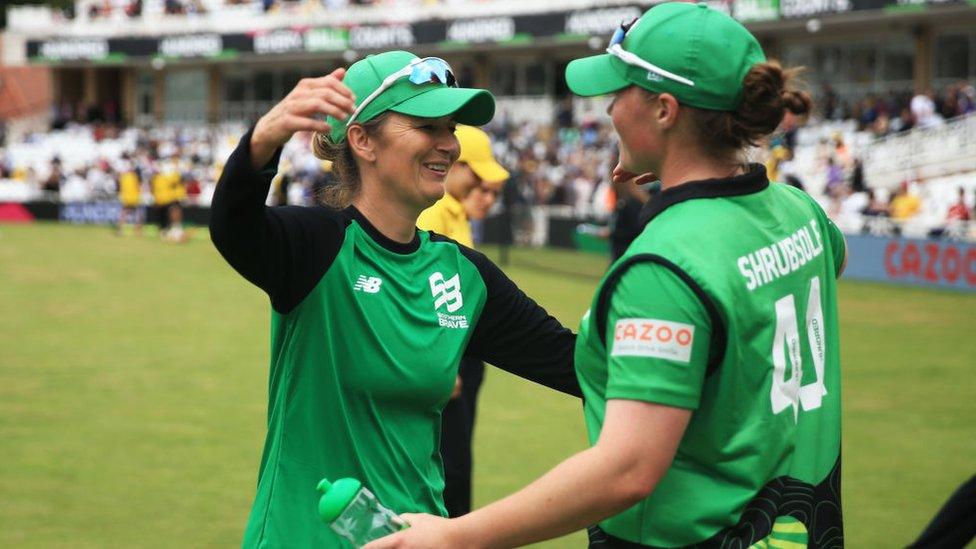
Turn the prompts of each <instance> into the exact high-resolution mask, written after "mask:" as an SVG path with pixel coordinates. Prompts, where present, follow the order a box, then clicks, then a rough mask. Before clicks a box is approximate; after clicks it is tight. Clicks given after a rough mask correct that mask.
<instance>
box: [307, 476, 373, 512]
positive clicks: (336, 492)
mask: <svg viewBox="0 0 976 549" xmlns="http://www.w3.org/2000/svg"><path fill="white" fill-rule="evenodd" d="M362 487H363V483H362V482H359V481H358V480H356V479H354V478H340V479H339V480H337V481H335V482H329V479H327V478H324V479H322V480H321V481H320V482H319V485H318V487H317V490H318V491H319V492H322V497H321V498H319V517H320V518H321V519H322V520H323V521H324V522H332V521H334V520H335V519H337V518H339V515H341V514H342V512H343V511H344V510H345V509H346V507H348V506H349V504H350V503H351V502H352V500H353V499H355V497H356V494H358V493H359V490H360V489H361V488H362Z"/></svg>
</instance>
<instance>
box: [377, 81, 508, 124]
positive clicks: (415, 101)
mask: <svg viewBox="0 0 976 549" xmlns="http://www.w3.org/2000/svg"><path fill="white" fill-rule="evenodd" d="M390 110H391V111H394V112H398V113H400V114H407V115H410V116H420V117H423V118H440V117H441V116H452V117H453V118H454V121H455V122H458V123H461V124H467V125H469V126H482V125H484V124H487V123H488V122H491V119H492V118H493V117H494V116H495V98H494V97H492V95H491V94H490V93H488V91H487V90H479V89H474V88H448V87H432V88H431V89H430V90H428V91H426V92H424V93H421V94H418V95H415V96H413V97H411V98H409V99H406V100H404V101H402V102H400V103H397V104H396V105H394V106H392V107H390Z"/></svg>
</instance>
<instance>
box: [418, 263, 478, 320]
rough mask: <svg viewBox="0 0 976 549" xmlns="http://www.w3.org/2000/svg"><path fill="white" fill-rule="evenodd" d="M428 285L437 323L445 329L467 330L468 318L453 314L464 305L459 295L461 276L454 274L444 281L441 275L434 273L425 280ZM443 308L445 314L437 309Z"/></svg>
mask: <svg viewBox="0 0 976 549" xmlns="http://www.w3.org/2000/svg"><path fill="white" fill-rule="evenodd" d="M427 281H428V282H429V283H430V294H431V296H433V298H434V311H435V312H436V313H437V323H438V324H440V325H441V326H444V327H445V328H457V329H467V328H468V317H467V316H465V315H456V314H447V313H454V312H456V311H457V310H458V309H460V308H461V307H462V306H463V305H464V298H463V297H462V295H461V275H460V274H456V275H454V276H452V277H451V278H448V279H445V278H444V275H443V273H440V272H436V273H434V274H432V275H430V277H428V278H427ZM441 307H444V308H445V309H447V313H442V312H441V311H439V310H438V309H440V308H441Z"/></svg>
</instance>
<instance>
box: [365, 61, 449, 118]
mask: <svg viewBox="0 0 976 549" xmlns="http://www.w3.org/2000/svg"><path fill="white" fill-rule="evenodd" d="M403 77H408V78H409V80H410V82H411V83H413V84H416V85H418V86H419V85H421V84H430V83H439V84H445V85H447V86H450V87H452V88H456V87H457V79H456V78H455V77H454V71H452V70H451V66H450V65H448V64H447V61H444V60H443V59H441V58H440V57H424V58H417V59H414V60H413V61H411V62H410V64H408V65H407V66H406V67H403V68H402V69H400V70H398V71H396V72H395V73H393V74H391V75H389V76H387V77H386V78H384V79H383V82H382V83H380V85H379V87H378V88H376V89H375V90H374V91H373V93H371V94H369V95H367V96H366V99H363V100H362V102H361V103H359V106H358V107H356V110H355V111H353V113H352V116H350V117H349V120H347V121H346V127H347V128H348V127H349V125H350V124H352V123H353V122H354V121H355V120H356V118H357V117H358V116H359V115H360V114H362V112H363V109H365V108H366V105H369V103H370V102H371V101H373V100H374V99H376V98H377V97H379V96H380V94H382V93H383V92H385V91H386V90H388V89H390V88H391V87H393V85H394V84H396V83H397V81H398V80H400V79H401V78H403Z"/></svg>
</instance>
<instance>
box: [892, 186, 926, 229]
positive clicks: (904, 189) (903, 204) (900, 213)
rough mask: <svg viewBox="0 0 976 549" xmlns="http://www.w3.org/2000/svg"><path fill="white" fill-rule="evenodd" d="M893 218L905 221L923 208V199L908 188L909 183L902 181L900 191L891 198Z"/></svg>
mask: <svg viewBox="0 0 976 549" xmlns="http://www.w3.org/2000/svg"><path fill="white" fill-rule="evenodd" d="M890 209H891V218H892V219H894V220H895V221H905V220H908V219H911V218H912V217H914V216H915V215H916V214H917V213H918V212H919V210H921V209H922V201H921V200H920V199H919V198H918V196H917V195H915V194H912V193H911V192H909V190H908V183H907V182H902V184H901V187H900V188H899V189H898V193H896V194H895V196H893V197H892V198H891V206H890Z"/></svg>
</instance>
